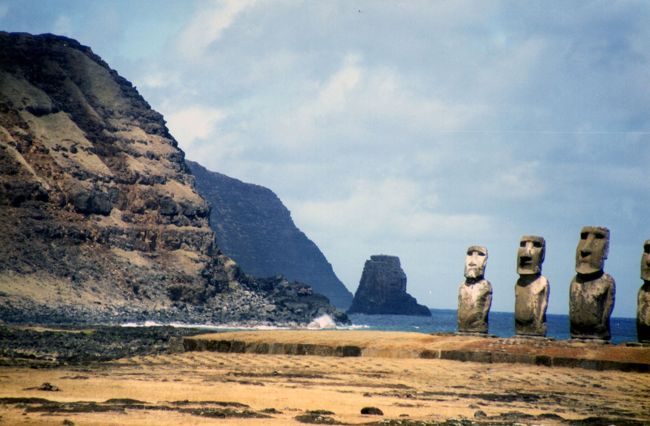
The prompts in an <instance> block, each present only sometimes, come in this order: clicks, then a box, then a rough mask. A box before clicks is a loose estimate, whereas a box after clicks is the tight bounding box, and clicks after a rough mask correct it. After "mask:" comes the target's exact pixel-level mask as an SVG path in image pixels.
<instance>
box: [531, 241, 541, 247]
mask: <svg viewBox="0 0 650 426" xmlns="http://www.w3.org/2000/svg"><path fill="white" fill-rule="evenodd" d="M533 246H534V247H537V248H542V243H541V241H533Z"/></svg>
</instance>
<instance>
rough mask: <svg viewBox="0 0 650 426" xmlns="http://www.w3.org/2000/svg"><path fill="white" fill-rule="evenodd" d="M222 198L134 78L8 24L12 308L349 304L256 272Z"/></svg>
mask: <svg viewBox="0 0 650 426" xmlns="http://www.w3.org/2000/svg"><path fill="white" fill-rule="evenodd" d="M209 212H210V209H209V206H208V204H207V203H206V201H205V200H204V199H203V198H202V197H201V196H200V194H199V193H198V192H197V191H196V188H195V184H194V177H193V176H192V175H191V174H190V172H189V169H188V168H187V166H186V164H185V161H184V153H183V152H182V151H181V150H180V149H179V148H178V145H177V142H176V141H175V140H174V138H173V137H172V136H171V135H170V134H169V131H168V129H167V127H166V126H165V121H164V119H163V117H162V116H161V115H160V114H159V113H157V112H156V111H154V110H152V109H151V108H150V106H149V104H148V103H147V102H146V101H145V100H144V99H143V98H142V97H141V96H140V94H139V93H138V92H137V90H136V89H135V87H133V85H132V84H131V83H130V82H128V81H126V80H125V79H124V78H122V77H120V76H119V75H118V74H117V72H116V71H114V70H112V69H111V68H109V66H108V65H107V64H106V63H105V62H104V61H102V59H101V58H99V57H98V56H97V55H95V54H94V53H93V52H92V51H91V49H90V48H88V47H86V46H82V45H81V44H79V43H78V42H77V41H75V40H72V39H69V38H66V37H59V36H55V35H51V34H45V35H40V36H32V35H29V34H25V33H6V32H0V319H2V320H4V321H6V322H102V323H103V322H124V321H144V320H159V321H167V322H169V321H185V322H230V321H233V322H249V323H250V322H297V323H308V322H309V321H311V320H312V319H313V318H315V317H317V316H319V315H322V314H325V313H327V314H330V315H331V316H332V317H335V318H344V315H342V314H341V313H340V312H337V311H335V309H334V308H333V307H332V306H331V305H330V304H329V303H328V301H327V299H326V298H325V297H324V296H320V295H318V294H316V293H314V294H312V292H311V291H310V290H307V289H308V286H306V285H304V284H299V283H290V282H289V281H288V280H286V279H284V278H282V277H273V278H268V279H263V280H257V279H255V278H254V277H252V276H250V275H248V274H246V273H244V272H243V271H242V270H241V268H239V266H238V265H237V264H236V263H235V262H234V261H233V260H232V259H230V258H228V257H226V256H225V255H223V253H221V251H220V250H219V248H218V247H217V246H216V245H215V238H214V233H213V231H212V230H211V228H210V226H209V223H208V220H209ZM267 307H268V308H267Z"/></svg>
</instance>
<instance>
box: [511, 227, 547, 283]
mask: <svg viewBox="0 0 650 426" xmlns="http://www.w3.org/2000/svg"><path fill="white" fill-rule="evenodd" d="M545 255H546V241H545V240H544V238H542V237H537V236H534V235H524V236H523V237H521V240H520V241H519V249H518V250H517V273H518V274H519V275H538V274H541V273H542V263H544V256H545Z"/></svg>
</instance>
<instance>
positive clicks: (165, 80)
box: [140, 71, 178, 89]
mask: <svg viewBox="0 0 650 426" xmlns="http://www.w3.org/2000/svg"><path fill="white" fill-rule="evenodd" d="M177 81H178V77H177V76H175V75H172V74H171V73H167V72H164V71H155V72H149V73H147V74H145V75H144V76H143V77H142V78H140V84H141V85H142V86H143V87H146V88H149V89H161V88H164V87H168V86H170V85H172V84H173V83H176V82H177Z"/></svg>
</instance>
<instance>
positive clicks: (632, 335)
mask: <svg viewBox="0 0 650 426" xmlns="http://www.w3.org/2000/svg"><path fill="white" fill-rule="evenodd" d="M431 314H432V317H431V318H428V317H416V316H410V315H363V314H353V315H350V316H349V317H350V320H352V324H353V326H352V328H355V329H367V330H385V331H418V332H421V333H453V332H455V331H456V310H455V309H431ZM546 323H547V324H548V332H547V336H548V337H552V338H555V339H558V340H564V339H569V338H570V334H569V316H568V315H550V314H547V315H546ZM610 324H611V327H612V343H622V342H636V341H637V337H636V321H635V319H634V318H612V319H611V323H610ZM489 326H490V328H489V333H490V334H494V335H496V336H499V337H512V336H514V335H515V317H514V313H512V312H490V317H489Z"/></svg>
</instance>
